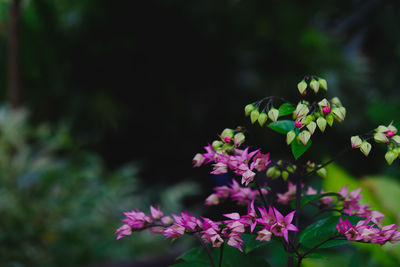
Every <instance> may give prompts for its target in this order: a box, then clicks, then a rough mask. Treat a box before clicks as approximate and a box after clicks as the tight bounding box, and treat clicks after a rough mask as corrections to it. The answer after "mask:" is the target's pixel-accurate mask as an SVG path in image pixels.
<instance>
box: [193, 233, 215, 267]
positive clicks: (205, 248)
mask: <svg viewBox="0 0 400 267" xmlns="http://www.w3.org/2000/svg"><path fill="white" fill-rule="evenodd" d="M194 235H195V236H196V237H197V239H198V240H199V242H200V244H201V246H202V247H203V248H204V250H205V251H206V253H207V256H208V259H209V260H210V263H211V266H212V267H215V264H214V260H213V258H212V256H211V252H210V248H209V247H208V246H207V244H205V243H204V241H203V240H202V239H201V238H200V236H199V234H198V233H196V234H194Z"/></svg>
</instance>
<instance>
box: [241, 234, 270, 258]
mask: <svg viewBox="0 0 400 267" xmlns="http://www.w3.org/2000/svg"><path fill="white" fill-rule="evenodd" d="M256 237H257V236H256V235H255V234H253V235H251V234H242V240H243V241H244V244H245V246H244V252H245V253H246V254H248V253H249V252H251V251H253V250H254V249H257V248H259V247H262V246H265V245H267V244H268V242H260V241H258V240H256Z"/></svg>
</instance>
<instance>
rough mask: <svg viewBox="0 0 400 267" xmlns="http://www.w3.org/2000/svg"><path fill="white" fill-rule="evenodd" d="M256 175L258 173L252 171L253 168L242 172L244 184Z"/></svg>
mask: <svg viewBox="0 0 400 267" xmlns="http://www.w3.org/2000/svg"><path fill="white" fill-rule="evenodd" d="M254 176H256V174H255V173H254V172H252V171H251V170H247V171H245V172H244V173H243V174H242V184H245V185H246V186H247V185H248V184H249V183H250V182H252V181H253V180H254Z"/></svg>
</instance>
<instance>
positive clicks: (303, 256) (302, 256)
mask: <svg viewBox="0 0 400 267" xmlns="http://www.w3.org/2000/svg"><path fill="white" fill-rule="evenodd" d="M337 237H339V236H338V235H336V236H332V237H330V238H328V239H326V240H324V241H322V242H321V243H318V244H317V245H315V246H314V247H312V248H310V249H309V250H307V251H306V252H304V253H303V254H301V255H299V256H298V261H297V267H300V265H301V261H302V260H303V259H304V258H305V257H306V256H307V255H308V254H310V253H311V252H313V251H314V250H316V249H317V248H319V247H320V246H322V245H323V244H325V243H326V242H328V241H331V240H334V239H336V238H337Z"/></svg>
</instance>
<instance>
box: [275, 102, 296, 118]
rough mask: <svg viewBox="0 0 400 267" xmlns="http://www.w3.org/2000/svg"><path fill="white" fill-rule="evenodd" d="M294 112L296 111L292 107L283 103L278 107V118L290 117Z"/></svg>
mask: <svg viewBox="0 0 400 267" xmlns="http://www.w3.org/2000/svg"><path fill="white" fill-rule="evenodd" d="M295 110H296V108H295V107H294V106H292V104H289V103H283V104H282V105H281V106H280V107H279V117H281V116H286V115H291V114H292V113H293V111H295Z"/></svg>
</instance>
